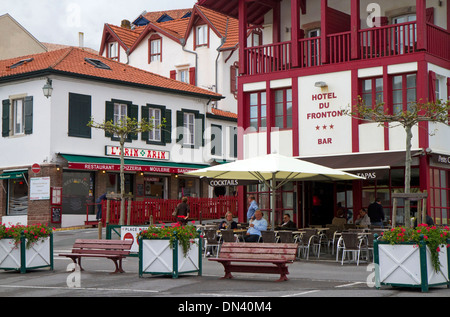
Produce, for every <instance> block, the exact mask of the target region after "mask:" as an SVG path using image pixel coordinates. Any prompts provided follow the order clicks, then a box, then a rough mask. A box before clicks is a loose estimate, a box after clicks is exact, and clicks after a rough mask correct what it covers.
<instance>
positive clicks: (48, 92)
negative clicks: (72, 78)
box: [42, 78, 53, 99]
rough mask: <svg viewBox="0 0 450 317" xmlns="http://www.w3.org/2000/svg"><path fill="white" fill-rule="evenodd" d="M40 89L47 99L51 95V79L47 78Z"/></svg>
mask: <svg viewBox="0 0 450 317" xmlns="http://www.w3.org/2000/svg"><path fill="white" fill-rule="evenodd" d="M42 91H43V92H44V96H45V97H46V98H47V99H48V98H49V97H51V96H52V93H53V87H52V80H51V79H50V78H47V82H46V83H45V85H44V87H42Z"/></svg>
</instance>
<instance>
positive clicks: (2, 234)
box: [0, 224, 53, 274]
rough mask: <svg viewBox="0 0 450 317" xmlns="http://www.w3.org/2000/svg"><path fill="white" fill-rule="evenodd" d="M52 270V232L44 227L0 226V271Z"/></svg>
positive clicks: (40, 225)
mask: <svg viewBox="0 0 450 317" xmlns="http://www.w3.org/2000/svg"><path fill="white" fill-rule="evenodd" d="M47 267H48V268H50V270H53V231H52V229H50V228H49V227H48V226H46V225H42V224H37V225H29V226H22V225H13V226H11V227H7V226H6V225H4V224H1V225H0V269H3V270H16V271H20V272H21V273H23V274H24V273H26V272H27V270H32V269H39V268H47Z"/></svg>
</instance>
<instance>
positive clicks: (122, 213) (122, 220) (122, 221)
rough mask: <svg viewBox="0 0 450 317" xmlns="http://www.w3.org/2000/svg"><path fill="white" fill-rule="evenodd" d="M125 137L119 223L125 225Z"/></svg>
mask: <svg viewBox="0 0 450 317" xmlns="http://www.w3.org/2000/svg"><path fill="white" fill-rule="evenodd" d="M124 148H125V138H124V137H123V136H121V137H120V219H119V225H120V226H123V225H125V173H124V169H125V153H124V150H125V149H124Z"/></svg>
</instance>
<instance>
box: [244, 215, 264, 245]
mask: <svg viewBox="0 0 450 317" xmlns="http://www.w3.org/2000/svg"><path fill="white" fill-rule="evenodd" d="M266 230H267V221H266V219H264V218H263V214H262V212H261V210H259V209H258V210H256V211H255V220H253V221H251V222H250V226H249V228H248V231H247V235H246V236H245V238H244V240H245V242H258V240H259V238H260V237H261V231H266Z"/></svg>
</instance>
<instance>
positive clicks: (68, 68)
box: [0, 47, 222, 100]
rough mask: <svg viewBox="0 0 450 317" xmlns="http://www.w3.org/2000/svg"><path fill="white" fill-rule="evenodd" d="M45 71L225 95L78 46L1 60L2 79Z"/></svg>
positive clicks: (219, 96)
mask: <svg viewBox="0 0 450 317" xmlns="http://www.w3.org/2000/svg"><path fill="white" fill-rule="evenodd" d="M30 58H33V60H32V61H30V62H27V63H24V64H23V65H21V66H18V67H15V68H13V69H11V68H10V67H11V66H12V65H14V64H16V63H18V62H20V61H22V60H26V59H30ZM85 58H90V59H95V60H99V61H101V62H103V63H104V64H106V65H107V66H108V67H109V68H110V70H109V69H101V68H97V67H95V66H93V65H91V64H90V63H88V62H86V61H85ZM43 72H49V73H50V74H51V73H55V74H68V75H70V74H74V75H81V76H82V77H86V78H92V79H99V80H104V81H105V82H117V83H119V84H134V85H137V86H143V87H147V88H151V89H162V90H169V91H174V92H178V93H182V94H191V95H197V96H203V97H205V98H212V99H215V100H218V99H221V98H222V96H221V95H220V94H217V93H214V92H211V91H209V90H206V89H202V88H199V87H196V86H193V85H189V84H186V83H183V82H180V81H177V80H173V79H170V78H166V77H163V76H160V75H156V74H153V73H150V72H147V71H144V70H141V69H138V68H135V67H132V66H129V65H125V64H122V63H119V62H116V61H112V60H110V59H107V58H104V57H102V56H99V55H95V54H92V53H89V52H87V51H84V50H82V49H80V48H76V47H69V48H65V49H61V50H57V51H52V52H46V53H41V54H35V55H29V56H23V57H19V58H13V59H9V60H1V61H0V81H10V80H11V79H12V78H20V77H21V76H26V75H30V74H33V73H34V75H36V76H39V75H41V74H42V73H43Z"/></svg>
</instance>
